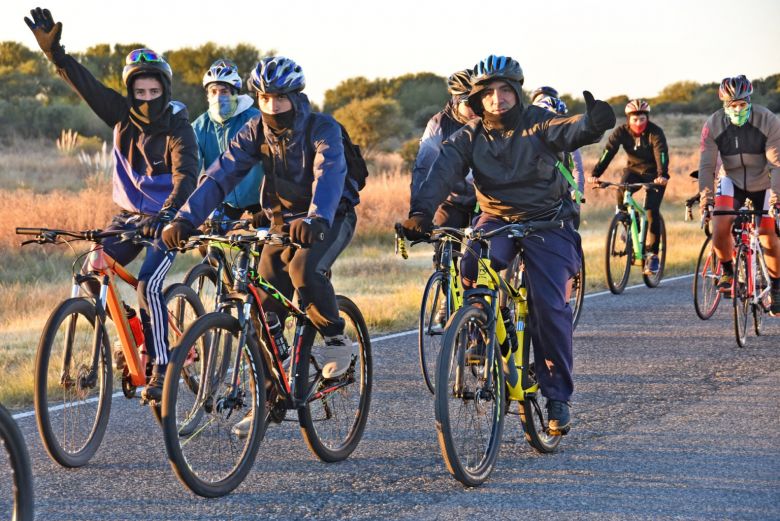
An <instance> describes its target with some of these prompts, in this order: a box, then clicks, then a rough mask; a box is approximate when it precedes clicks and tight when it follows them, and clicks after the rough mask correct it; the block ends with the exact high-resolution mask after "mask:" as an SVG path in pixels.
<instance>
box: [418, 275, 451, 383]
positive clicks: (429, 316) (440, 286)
mask: <svg viewBox="0 0 780 521" xmlns="http://www.w3.org/2000/svg"><path fill="white" fill-rule="evenodd" d="M445 284H447V280H446V279H445V277H444V274H443V273H442V272H440V271H435V272H434V273H433V274H432V275H431V276H430V278H429V279H428V283H427V284H426V285H425V291H423V296H422V304H421V305H420V323H419V326H418V331H417V347H418V350H419V352H420V370H421V371H422V375H423V379H424V380H425V385H426V386H427V387H428V390H429V391H431V394H433V392H434V389H435V377H436V361H437V360H438V359H439V351H440V350H441V339H442V336H443V335H444V327H443V325H442V324H441V323H440V322H441V317H440V316H439V315H440V309H441V307H442V306H447V307H448V304H447V302H446V300H445V299H446V298H447V294H446V291H445V290H446V287H445ZM449 316H450V310H447V313H446V318H449ZM445 323H446V322H445Z"/></svg>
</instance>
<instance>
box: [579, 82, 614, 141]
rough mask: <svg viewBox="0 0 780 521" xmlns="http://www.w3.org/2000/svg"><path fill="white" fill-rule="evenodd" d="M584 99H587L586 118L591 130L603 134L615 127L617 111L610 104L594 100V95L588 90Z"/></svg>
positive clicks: (584, 93) (583, 95) (583, 93)
mask: <svg viewBox="0 0 780 521" xmlns="http://www.w3.org/2000/svg"><path fill="white" fill-rule="evenodd" d="M582 97H583V98H585V107H586V114H585V117H586V118H588V126H589V127H590V128H591V129H593V130H595V131H596V132H598V133H599V134H603V133H604V132H606V131H607V130H609V129H611V128H613V127H614V126H615V122H616V121H617V119H616V118H615V111H613V110H612V107H610V106H609V103H607V102H606V101H601V100H597V99H595V98H593V94H591V93H590V91H587V90H586V91H583V92H582Z"/></svg>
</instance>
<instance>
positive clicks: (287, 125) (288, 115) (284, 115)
mask: <svg viewBox="0 0 780 521" xmlns="http://www.w3.org/2000/svg"><path fill="white" fill-rule="evenodd" d="M263 121H265V123H266V124H267V125H268V126H269V127H270V128H271V130H274V131H276V132H282V131H284V130H287V129H291V128H292V126H293V123H294V121H295V111H294V110H288V111H287V112H279V113H277V114H266V113H265V112H263Z"/></svg>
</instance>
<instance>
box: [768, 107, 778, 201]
mask: <svg viewBox="0 0 780 521" xmlns="http://www.w3.org/2000/svg"><path fill="white" fill-rule="evenodd" d="M766 161H767V167H768V169H769V175H770V176H771V183H772V184H771V187H772V191H773V192H774V193H775V198H776V199H777V198H778V197H780V118H778V117H777V116H775V117H773V118H771V121H770V124H769V129H768V132H767V136H766Z"/></svg>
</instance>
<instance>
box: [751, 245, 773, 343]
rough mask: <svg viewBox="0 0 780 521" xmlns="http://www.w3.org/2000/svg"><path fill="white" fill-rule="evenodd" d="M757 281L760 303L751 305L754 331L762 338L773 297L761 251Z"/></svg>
mask: <svg viewBox="0 0 780 521" xmlns="http://www.w3.org/2000/svg"><path fill="white" fill-rule="evenodd" d="M755 256H756V279H755V288H754V290H753V291H755V294H756V296H757V297H758V301H757V302H755V303H752V304H751V305H750V308H751V311H752V312H753V330H754V331H755V332H756V336H761V333H762V331H761V326H762V324H763V321H764V313H766V312H768V311H769V308H770V306H771V305H772V300H771V296H770V294H769V288H770V282H769V276H768V271H767V268H766V260H764V252H763V250H761V249H759V250H758V251H757V252H756V253H755Z"/></svg>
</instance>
